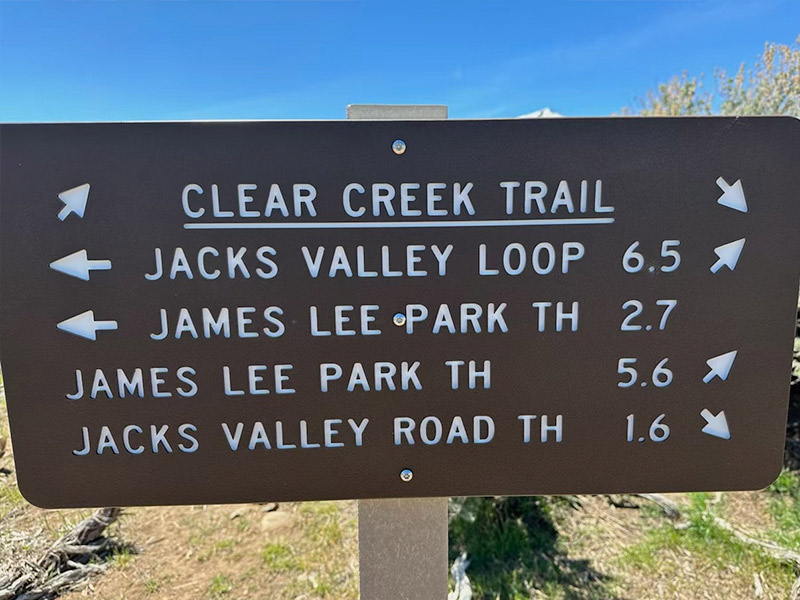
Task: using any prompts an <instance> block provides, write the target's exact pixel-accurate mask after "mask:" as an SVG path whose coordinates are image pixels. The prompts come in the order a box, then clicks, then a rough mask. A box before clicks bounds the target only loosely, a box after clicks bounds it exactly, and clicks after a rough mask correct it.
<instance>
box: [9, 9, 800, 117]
mask: <svg viewBox="0 0 800 600" xmlns="http://www.w3.org/2000/svg"><path fill="white" fill-rule="evenodd" d="M799 33H800V0H727V1H726V0H698V1H694V0H677V1H676V0H671V1H658V0H552V1H547V2H545V1H538V0H528V1H523V0H519V1H515V2H504V1H494V2H482V1H481V2H479V1H476V0H461V1H456V0H447V1H444V0H442V1H436V0H428V1H419V2H417V1H405V2H400V1H388V0H362V1H335V0H334V1H325V2H314V1H282V2H278V1H258V0H254V1H224V0H218V1H184V2H176V1H172V2H149V1H144V0H137V1H135V2H90V1H59V2H43V1H42V2H40V1H26V0H22V1H12V0H0V121H87V120H151V119H157V120H162V119H245V118H282V119H283V118H302V119H308V118H342V117H343V116H344V110H345V106H346V105H347V104H349V103H374V102H380V103H395V104H406V103H437V104H447V105H448V106H449V107H450V116H451V117H453V118H483V117H514V116H518V115H520V114H523V113H527V112H530V111H533V110H536V109H538V108H542V107H545V106H547V107H550V108H552V109H553V110H555V111H557V112H560V113H562V114H565V115H570V116H584V115H607V114H611V113H614V112H619V111H620V109H621V108H622V107H623V106H625V105H629V104H631V103H632V102H633V100H634V99H635V98H636V97H640V96H643V95H644V93H645V92H646V90H648V89H649V88H652V87H654V86H655V85H656V84H657V83H658V82H659V81H663V80H665V79H666V78H668V77H669V76H670V75H672V74H677V73H680V72H681V71H682V70H684V69H685V70H688V71H689V72H690V73H697V74H699V73H708V74H710V73H712V72H713V69H714V67H717V66H720V67H725V68H728V69H731V70H732V69H735V68H736V67H737V66H738V64H739V63H740V62H741V61H747V62H748V63H751V62H752V61H753V60H754V59H755V58H756V56H757V55H758V54H759V52H760V51H761V50H762V49H763V45H764V42H765V41H767V40H771V41H775V42H781V43H791V42H792V41H793V40H794V39H795V38H796V37H797V35H798V34H799Z"/></svg>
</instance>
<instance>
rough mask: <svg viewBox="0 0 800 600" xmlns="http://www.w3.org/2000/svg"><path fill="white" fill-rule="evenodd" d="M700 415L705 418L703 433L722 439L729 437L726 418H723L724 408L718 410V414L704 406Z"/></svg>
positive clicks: (729, 432)
mask: <svg viewBox="0 0 800 600" xmlns="http://www.w3.org/2000/svg"><path fill="white" fill-rule="evenodd" d="M700 416H701V417H703V418H704V419H705V420H706V425H705V427H703V433H707V434H708V435H713V436H714V437H718V438H722V439H723V440H729V439H731V431H730V429H728V420H727V419H726V418H725V411H724V410H721V411H719V414H717V415H715V414H714V413H712V412H711V411H710V410H708V409H707V408H704V409H703V411H702V412H701V413H700Z"/></svg>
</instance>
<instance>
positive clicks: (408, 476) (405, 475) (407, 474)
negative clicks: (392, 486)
mask: <svg viewBox="0 0 800 600" xmlns="http://www.w3.org/2000/svg"><path fill="white" fill-rule="evenodd" d="M400 479H402V480H403V481H406V482H408V481H411V480H412V479H414V472H413V471H412V470H411V469H403V470H402V471H400Z"/></svg>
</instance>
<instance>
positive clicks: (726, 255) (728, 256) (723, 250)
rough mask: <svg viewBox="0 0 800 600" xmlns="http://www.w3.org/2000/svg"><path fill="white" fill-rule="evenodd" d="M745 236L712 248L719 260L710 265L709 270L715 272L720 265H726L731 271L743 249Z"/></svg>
mask: <svg viewBox="0 0 800 600" xmlns="http://www.w3.org/2000/svg"><path fill="white" fill-rule="evenodd" d="M744 242H745V238H742V239H740V240H736V241H735V242H730V243H728V244H723V245H722V246H717V247H716V248H714V254H716V255H717V256H718V257H719V260H717V262H715V263H714V264H713V265H711V272H712V273H716V272H717V271H719V270H720V269H721V268H722V267H728V268H729V269H730V270H731V271H733V270H734V269H735V268H736V263H738V262H739V257H740V256H741V254H742V250H743V249H744Z"/></svg>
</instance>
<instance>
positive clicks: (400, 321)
mask: <svg viewBox="0 0 800 600" xmlns="http://www.w3.org/2000/svg"><path fill="white" fill-rule="evenodd" d="M392 323H394V324H395V325H397V326H398V327H402V326H403V325H405V324H406V316H405V315H404V314H403V313H397V314H395V316H393V317H392Z"/></svg>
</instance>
